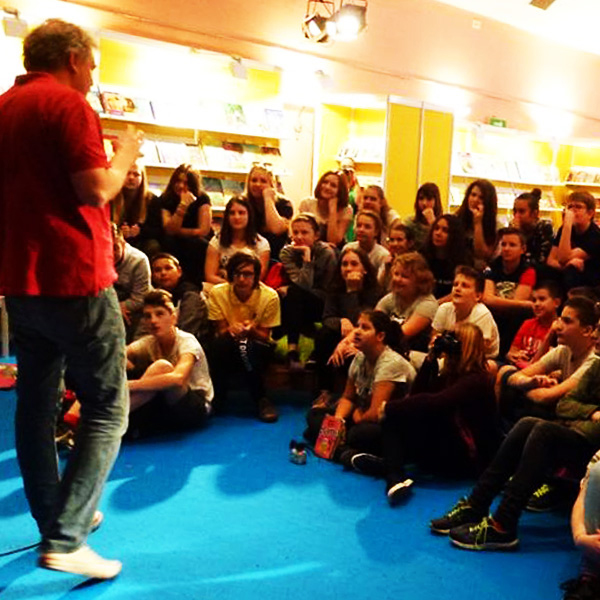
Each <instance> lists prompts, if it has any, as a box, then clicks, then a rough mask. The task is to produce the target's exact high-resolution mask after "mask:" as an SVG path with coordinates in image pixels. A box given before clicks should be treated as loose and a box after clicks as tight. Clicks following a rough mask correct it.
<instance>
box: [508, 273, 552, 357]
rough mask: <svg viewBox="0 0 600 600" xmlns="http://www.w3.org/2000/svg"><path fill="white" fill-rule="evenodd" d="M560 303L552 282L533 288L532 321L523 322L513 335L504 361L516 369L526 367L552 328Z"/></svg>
mask: <svg viewBox="0 0 600 600" xmlns="http://www.w3.org/2000/svg"><path fill="white" fill-rule="evenodd" d="M560 303H561V294H560V289H559V287H558V285H557V284H556V283H555V282H554V281H543V282H541V283H539V284H537V285H536V286H535V287H534V288H533V314H534V315H535V316H534V317H533V318H532V319H527V320H526V321H524V322H523V324H522V325H521V327H520V328H519V331H517V334H516V335H515V337H514V339H513V342H512V344H511V347H510V350H509V351H508V352H507V354H506V360H507V361H508V362H509V363H511V364H513V365H515V366H516V367H517V368H518V369H524V368H525V367H527V366H528V365H529V364H530V363H531V361H532V359H533V357H534V356H535V355H536V352H537V351H538V349H539V347H540V345H541V344H542V343H543V342H544V340H545V339H546V336H547V335H548V333H549V332H550V329H551V328H552V323H553V322H554V320H555V319H556V317H557V309H558V307H559V306H560Z"/></svg>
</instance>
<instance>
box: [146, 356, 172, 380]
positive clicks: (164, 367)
mask: <svg viewBox="0 0 600 600" xmlns="http://www.w3.org/2000/svg"><path fill="white" fill-rule="evenodd" d="M173 370H174V367H173V365H172V364H171V363H170V362H169V361H168V360H165V359H164V358H159V359H158V360H156V361H154V362H153V363H152V364H151V365H150V366H149V367H148V368H147V369H146V371H145V373H144V374H143V375H142V378H143V377H148V376H151V375H165V374H166V373H172V372H173Z"/></svg>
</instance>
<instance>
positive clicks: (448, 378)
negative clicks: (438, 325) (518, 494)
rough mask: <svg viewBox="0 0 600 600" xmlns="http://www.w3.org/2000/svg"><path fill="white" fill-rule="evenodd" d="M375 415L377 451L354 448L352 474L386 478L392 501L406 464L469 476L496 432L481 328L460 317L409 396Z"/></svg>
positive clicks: (401, 487) (482, 463) (405, 481)
mask: <svg viewBox="0 0 600 600" xmlns="http://www.w3.org/2000/svg"><path fill="white" fill-rule="evenodd" d="M440 358H441V359H443V364H444V366H443V368H442V370H441V371H440V370H439V362H440V361H439V359H440ZM380 415H381V418H382V421H381V423H382V435H383V457H377V456H374V455H370V454H365V453H362V454H356V455H354V456H353V457H352V459H351V464H352V467H353V468H354V469H355V470H356V471H358V472H362V473H367V474H372V475H380V476H382V477H385V479H386V482H387V496H388V500H389V501H390V503H391V504H395V503H397V502H398V501H399V500H400V499H401V498H402V497H403V496H404V495H405V493H406V492H407V490H408V489H409V488H410V487H411V486H412V484H413V481H412V479H409V478H408V477H407V475H406V473H405V464H406V463H407V462H416V463H417V464H418V465H419V466H423V467H424V468H426V469H428V470H431V471H434V472H436V473H442V474H444V475H461V476H462V475H465V474H468V475H472V474H473V473H477V472H479V471H481V470H482V469H483V468H484V467H486V466H487V464H488V462H489V460H490V459H491V457H492V456H493V455H494V452H495V450H496V448H497V445H498V443H499V430H498V428H497V423H496V403H495V399H494V386H493V379H492V377H491V375H490V374H489V373H488V371H487V369H486V358H485V343H484V339H483V334H482V333H481V330H480V329H479V327H478V326H477V325H474V324H473V323H459V324H458V325H457V326H456V329H455V330H454V332H452V333H445V334H443V335H441V336H439V337H438V338H437V339H436V340H435V341H434V343H433V345H432V348H431V350H430V352H429V354H428V355H427V358H426V359H425V361H424V362H423V365H422V366H421V368H420V369H419V372H418V373H417V377H416V379H415V381H414V383H413V386H412V389H411V392H410V394H409V395H408V396H406V397H405V398H403V399H402V400H398V401H396V400H391V401H390V402H387V403H386V404H385V405H384V406H383V407H382V408H381V410H380Z"/></svg>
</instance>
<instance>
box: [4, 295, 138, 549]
mask: <svg viewBox="0 0 600 600" xmlns="http://www.w3.org/2000/svg"><path fill="white" fill-rule="evenodd" d="M6 306H7V310H8V315H9V323H10V326H11V330H12V334H13V340H14V345H15V349H16V357H17V364H18V378H17V411H16V419H15V421H16V423H15V425H16V448H17V458H18V461H19V466H20V468H21V473H22V476H23V483H24V487H25V494H26V496H27V500H28V502H29V506H30V509H31V513H32V515H33V517H34V519H35V520H36V522H37V524H38V527H39V529H40V533H41V534H42V545H41V550H42V551H44V552H71V551H73V550H76V549H77V548H78V547H79V546H81V545H82V544H83V543H84V542H85V539H86V537H87V534H88V533H89V530H90V526H91V522H92V518H93V515H94V512H95V510H96V506H97V504H98V501H99V499H100V494H101V493H102V489H103V487H104V483H105V481H106V479H107V477H108V474H109V472H110V469H111V468H112V465H113V463H114V460H115V458H116V456H117V453H118V451H119V446H120V443H121V437H122V435H123V433H124V431H125V429H126V425H127V414H128V411H129V395H128V388H127V377H126V370H125V369H126V360H125V331H124V328H123V321H122V318H121V313H120V310H119V305H118V301H117V297H116V294H115V292H114V290H113V289H112V288H107V289H105V290H102V291H101V292H100V293H99V294H98V295H97V296H89V297H88V296H86V297H74V298H49V297H40V296H18V297H17V296H13V297H8V298H7V299H6ZM65 369H67V370H68V372H69V377H70V381H71V382H72V387H73V388H74V391H75V392H76V394H77V398H78V400H79V402H80V404H81V418H80V424H79V427H78V431H77V434H76V443H75V448H74V450H73V452H72V454H71V455H70V457H69V460H68V463H67V466H66V468H65V471H64V473H63V474H62V477H61V475H60V473H59V466H58V458H57V454H56V446H55V442H54V435H55V427H56V420H57V416H58V414H59V410H60V401H61V396H62V390H63V376H64V373H65Z"/></svg>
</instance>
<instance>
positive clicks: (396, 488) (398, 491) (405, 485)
mask: <svg viewBox="0 0 600 600" xmlns="http://www.w3.org/2000/svg"><path fill="white" fill-rule="evenodd" d="M413 483H414V481H413V480H412V479H405V480H404V481H400V482H398V483H396V484H395V485H393V486H391V487H390V488H389V489H388V491H387V499H388V502H389V503H390V505H391V506H396V504H398V503H399V502H400V501H402V500H403V499H404V498H405V497H406V495H407V493H408V492H409V491H410V488H411V487H412V485H413Z"/></svg>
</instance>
